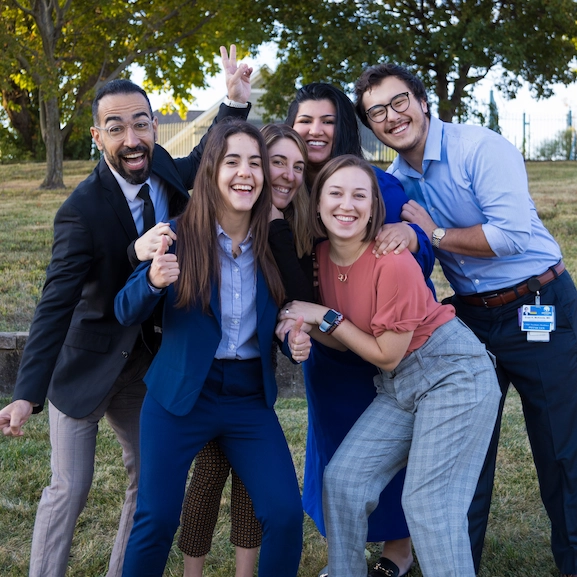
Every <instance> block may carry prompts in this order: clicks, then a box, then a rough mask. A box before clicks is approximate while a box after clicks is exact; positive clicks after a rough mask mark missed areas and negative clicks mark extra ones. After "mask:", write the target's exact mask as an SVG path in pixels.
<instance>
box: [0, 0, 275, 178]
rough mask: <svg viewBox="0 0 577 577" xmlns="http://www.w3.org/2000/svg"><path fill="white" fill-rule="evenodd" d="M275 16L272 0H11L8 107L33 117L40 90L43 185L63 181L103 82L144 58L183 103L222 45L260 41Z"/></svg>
mask: <svg viewBox="0 0 577 577" xmlns="http://www.w3.org/2000/svg"><path fill="white" fill-rule="evenodd" d="M272 22H273V12H272V10H271V8H270V6H269V4H268V3H267V2H264V1H263V0H250V1H249V0H162V1H159V0H138V2H134V1H133V0H5V1H4V2H3V3H2V5H1V6H0V48H1V49H2V52H1V53H0V89H2V95H3V99H4V101H5V103H6V104H3V106H4V108H5V110H7V113H8V114H9V115H10V114H12V116H13V117H14V118H16V116H17V115H19V117H20V118H21V119H24V117H25V116H26V114H27V113H29V109H28V110H27V101H26V100H27V97H30V95H32V94H34V93H35V91H37V94H38V97H37V99H38V110H39V124H40V130H41V134H42V139H43V141H44V143H45V148H46V160H47V172H46V177H45V179H44V182H43V183H42V187H43V188H60V187H63V178H62V161H63V145H64V142H65V140H66V139H67V138H68V137H69V136H70V134H71V132H72V130H73V127H74V125H75V122H76V121H77V119H78V118H79V117H80V116H81V115H82V113H83V111H86V108H87V107H89V106H90V104H91V101H92V98H93V96H94V94H95V91H96V90H98V88H99V87H101V86H102V85H103V84H105V83H106V82H108V81H110V80H112V79H114V78H117V77H120V76H126V75H128V71H129V68H130V66H131V65H133V64H139V65H141V66H142V67H143V68H144V70H145V87H146V88H148V89H149V90H151V89H158V90H165V91H171V92H172V94H173V96H174V98H175V101H176V102H177V103H178V104H181V105H182V104H183V102H184V101H186V100H190V99H191V95H190V90H191V88H192V87H193V86H200V87H202V86H204V85H205V80H204V76H205V74H214V73H215V72H216V71H217V70H218V66H217V65H216V63H215V61H214V57H215V54H216V53H218V47H219V45H220V44H229V43H232V42H234V43H236V44H237V45H238V47H239V50H240V51H242V50H244V51H246V50H247V49H249V48H251V47H252V48H254V47H256V46H257V45H259V44H260V43H261V42H263V41H264V40H266V39H268V38H269V37H270V35H271V33H272V30H273V28H272ZM22 93H24V94H25V95H26V96H25V97H22ZM11 95H13V98H11ZM18 95H20V100H18V101H17V100H16V98H17V96H18ZM9 110H10V112H8V111H9ZM11 120H12V118H11ZM25 126H26V125H25V123H24V124H22V123H21V124H20V125H18V123H15V122H13V127H14V128H15V129H17V130H20V129H22V128H23V127H25ZM31 126H32V125H31V123H29V124H28V126H27V128H28V129H29V128H30V127H31Z"/></svg>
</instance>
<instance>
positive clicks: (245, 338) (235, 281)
mask: <svg viewBox="0 0 577 577" xmlns="http://www.w3.org/2000/svg"><path fill="white" fill-rule="evenodd" d="M217 226H218V229H217V232H218V242H219V245H220V248H219V258H220V310H221V323H220V324H221V329H222V339H221V341H220V344H219V345H218V349H217V350H216V354H215V355H214V357H215V358H216V359H241V360H247V359H255V358H258V357H260V351H259V347H258V338H257V333H256V322H257V318H256V263H255V259H254V252H253V250H252V236H251V234H250V232H249V233H248V235H247V237H246V238H245V239H244V240H243V241H242V242H241V243H240V245H239V248H240V251H241V252H240V254H239V255H238V256H237V257H236V258H234V257H233V254H232V239H231V238H230V237H229V236H228V235H227V234H226V232H224V230H223V229H222V227H221V226H220V225H217Z"/></svg>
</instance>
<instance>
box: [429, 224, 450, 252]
mask: <svg viewBox="0 0 577 577" xmlns="http://www.w3.org/2000/svg"><path fill="white" fill-rule="evenodd" d="M446 234H447V229H446V228H436V229H435V230H434V231H433V242H432V245H433V246H434V247H435V248H439V244H440V243H441V241H442V240H443V238H445V235H446Z"/></svg>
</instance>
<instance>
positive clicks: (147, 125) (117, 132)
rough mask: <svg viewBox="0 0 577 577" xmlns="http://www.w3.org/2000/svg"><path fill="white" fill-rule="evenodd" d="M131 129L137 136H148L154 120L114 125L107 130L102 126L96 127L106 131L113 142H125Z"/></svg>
mask: <svg viewBox="0 0 577 577" xmlns="http://www.w3.org/2000/svg"><path fill="white" fill-rule="evenodd" d="M129 127H130V128H132V132H134V134H136V136H146V135H147V134H148V133H149V132H150V129H151V128H152V120H148V119H146V120H137V121H136V122H133V123H132V124H113V125H112V126H108V127H107V128H104V127H102V126H95V127H94V128H97V129H98V130H106V132H108V136H110V138H111V139H112V140H124V138H125V137H126V131H127V130H128V128H129Z"/></svg>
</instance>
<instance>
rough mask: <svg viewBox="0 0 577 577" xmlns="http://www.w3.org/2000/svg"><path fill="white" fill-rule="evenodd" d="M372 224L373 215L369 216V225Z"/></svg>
mask: <svg viewBox="0 0 577 577" xmlns="http://www.w3.org/2000/svg"><path fill="white" fill-rule="evenodd" d="M371 222H373V215H372V214H371V216H369V224H371Z"/></svg>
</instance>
